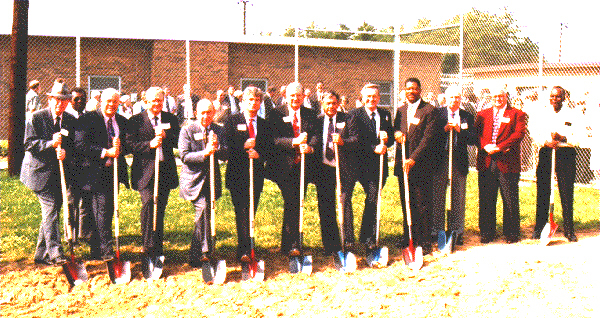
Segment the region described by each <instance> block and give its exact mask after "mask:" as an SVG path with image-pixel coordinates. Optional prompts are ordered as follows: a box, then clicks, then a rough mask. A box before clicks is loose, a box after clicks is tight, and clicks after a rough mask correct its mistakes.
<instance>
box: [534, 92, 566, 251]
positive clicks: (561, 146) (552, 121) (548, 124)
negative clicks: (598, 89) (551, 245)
mask: <svg viewBox="0 0 600 318" xmlns="http://www.w3.org/2000/svg"><path fill="white" fill-rule="evenodd" d="M565 92H566V91H565V89H564V88H562V87H560V86H555V87H553V88H552V90H551V91H550V106H552V108H549V107H548V108H545V109H544V111H545V113H544V116H540V117H541V118H540V121H541V123H540V124H539V125H538V126H537V127H536V129H535V132H536V133H535V134H534V136H535V139H536V143H537V144H539V145H541V147H540V153H539V161H538V165H537V169H536V178H537V182H536V185H537V209H536V221H535V229H534V232H533V238H534V239H540V234H541V233H542V230H543V229H544V225H545V224H546V223H547V222H548V209H549V207H550V206H549V205H550V191H554V190H553V189H552V182H553V181H552V180H553V179H554V176H552V175H551V173H552V167H551V162H552V150H553V149H554V151H555V152H556V154H555V157H556V161H555V162H554V167H555V171H556V180H557V182H558V192H559V194H560V203H561V206H562V216H563V230H564V235H565V237H566V238H567V239H568V240H569V242H577V236H576V235H575V229H574V227H573V192H574V190H575V189H574V184H575V172H576V162H577V161H576V159H577V152H576V151H575V148H574V147H573V145H572V144H571V143H570V142H571V140H572V139H573V138H572V137H573V129H574V128H575V125H574V124H575V121H576V120H577V119H576V116H577V115H576V114H574V113H573V111H572V110H570V109H569V108H567V107H563V102H564V100H565Z"/></svg>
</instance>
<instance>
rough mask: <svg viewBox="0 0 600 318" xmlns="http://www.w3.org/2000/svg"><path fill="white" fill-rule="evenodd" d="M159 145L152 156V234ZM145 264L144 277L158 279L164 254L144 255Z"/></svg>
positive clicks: (158, 166)
mask: <svg viewBox="0 0 600 318" xmlns="http://www.w3.org/2000/svg"><path fill="white" fill-rule="evenodd" d="M159 151H160V147H156V153H155V156H154V207H153V208H154V211H153V213H154V214H153V216H152V231H153V234H155V233H156V211H157V209H158V177H159V169H160V162H159V161H160V153H159ZM145 257H147V259H146V263H147V264H146V265H144V264H143V262H142V266H145V268H142V274H143V275H144V278H145V279H147V280H155V279H159V278H160V276H161V275H162V272H163V266H164V262H165V257H164V256H149V257H148V256H145Z"/></svg>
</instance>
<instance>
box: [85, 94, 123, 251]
mask: <svg viewBox="0 0 600 318" xmlns="http://www.w3.org/2000/svg"><path fill="white" fill-rule="evenodd" d="M119 102H120V94H119V92H118V91H117V90H115V89H113V88H108V89H105V90H104V91H103V92H102V95H101V96H100V109H98V110H96V111H92V112H87V113H85V114H84V115H83V116H82V117H81V118H79V128H78V129H77V133H76V134H75V144H76V148H77V150H76V151H77V152H78V153H79V154H80V158H81V162H79V163H78V164H79V165H81V176H79V184H80V185H81V188H82V191H83V197H86V198H89V199H90V200H91V207H92V209H91V210H92V216H93V221H94V223H93V226H92V236H91V238H90V240H89V244H90V255H91V257H92V259H101V260H104V261H107V260H110V259H112V258H113V257H114V253H113V247H112V241H111V240H112V229H111V227H112V218H113V212H114V200H113V194H114V185H113V180H114V179H113V178H114V175H113V174H114V163H115V162H114V160H115V158H117V160H118V169H119V171H118V178H119V179H118V180H119V182H120V183H123V184H125V186H126V187H129V180H128V176H127V162H125V157H123V155H124V154H125V153H127V147H126V146H125V142H123V140H124V139H125V130H126V128H125V126H126V122H127V119H126V118H125V117H123V116H121V115H119V114H117V110H118V107H119Z"/></svg>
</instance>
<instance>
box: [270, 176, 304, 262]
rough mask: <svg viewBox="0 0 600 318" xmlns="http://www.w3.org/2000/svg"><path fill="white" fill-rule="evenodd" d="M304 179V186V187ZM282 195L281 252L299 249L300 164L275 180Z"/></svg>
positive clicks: (286, 252) (285, 252)
mask: <svg viewBox="0 0 600 318" xmlns="http://www.w3.org/2000/svg"><path fill="white" fill-rule="evenodd" d="M306 185H307V183H306V180H305V183H304V187H305V188H306ZM277 186H278V187H279V190H281V195H282V196H283V224H282V227H281V253H282V254H285V255H287V254H288V253H289V251H290V250H291V249H294V248H297V249H301V247H302V246H301V244H302V242H300V228H299V226H300V165H298V166H295V167H293V168H292V171H290V172H289V174H288V175H287V176H285V177H284V178H281V179H280V180H278V182H277Z"/></svg>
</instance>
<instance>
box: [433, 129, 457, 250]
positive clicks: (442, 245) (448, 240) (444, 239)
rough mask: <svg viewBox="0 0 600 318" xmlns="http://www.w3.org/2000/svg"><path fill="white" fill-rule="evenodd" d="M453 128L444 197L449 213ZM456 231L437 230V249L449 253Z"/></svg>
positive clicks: (454, 241)
mask: <svg viewBox="0 0 600 318" xmlns="http://www.w3.org/2000/svg"><path fill="white" fill-rule="evenodd" d="M453 137H454V129H452V130H450V139H449V141H448V183H449V185H450V186H449V188H450V189H448V193H449V195H448V197H449V198H446V213H447V214H448V215H449V214H450V212H451V211H452V156H453V155H454V151H453V150H452V149H453V145H454V138H453ZM455 238H456V232H455V231H451V230H448V231H444V230H440V231H439V232H438V242H437V243H438V249H439V250H440V252H442V254H451V253H452V252H453V251H454V245H455V243H456V240H455Z"/></svg>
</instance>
